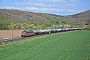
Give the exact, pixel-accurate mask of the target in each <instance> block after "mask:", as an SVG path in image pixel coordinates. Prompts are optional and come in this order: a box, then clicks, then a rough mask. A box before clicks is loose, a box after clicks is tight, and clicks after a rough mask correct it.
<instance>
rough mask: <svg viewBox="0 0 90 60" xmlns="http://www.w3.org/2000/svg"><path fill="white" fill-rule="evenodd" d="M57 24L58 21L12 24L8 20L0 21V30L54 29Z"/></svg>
mask: <svg viewBox="0 0 90 60" xmlns="http://www.w3.org/2000/svg"><path fill="white" fill-rule="evenodd" d="M57 22H58V23H57ZM58 24H59V21H52V23H50V22H49V21H48V22H42V23H38V22H30V23H20V22H18V23H14V22H11V21H9V20H0V30H11V29H14V30H16V29H21V30H22V29H23V30H27V29H46V28H47V27H52V26H53V27H56V26H57V25H58Z"/></svg>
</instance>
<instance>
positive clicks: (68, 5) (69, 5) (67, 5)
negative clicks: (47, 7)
mask: <svg viewBox="0 0 90 60" xmlns="http://www.w3.org/2000/svg"><path fill="white" fill-rule="evenodd" d="M65 6H66V7H75V6H76V4H66V5H65Z"/></svg>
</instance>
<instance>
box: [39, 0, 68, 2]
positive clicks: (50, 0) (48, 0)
mask: <svg viewBox="0 0 90 60" xmlns="http://www.w3.org/2000/svg"><path fill="white" fill-rule="evenodd" d="M38 1H42V2H53V3H55V2H65V1H66V0H38Z"/></svg>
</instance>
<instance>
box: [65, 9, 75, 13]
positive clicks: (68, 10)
mask: <svg viewBox="0 0 90 60" xmlns="http://www.w3.org/2000/svg"><path fill="white" fill-rule="evenodd" d="M66 12H70V13H71V12H76V10H73V9H67V11H66Z"/></svg>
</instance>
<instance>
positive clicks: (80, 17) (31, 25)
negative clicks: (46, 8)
mask: <svg viewBox="0 0 90 60" xmlns="http://www.w3.org/2000/svg"><path fill="white" fill-rule="evenodd" d="M66 24H69V25H68V27H85V24H87V25H89V24H90V10H88V11H85V12H81V13H78V14H74V15H68V16H61V15H55V14H46V13H36V12H27V11H20V10H7V9H0V30H8V29H12V25H13V26H14V29H46V28H47V27H54V28H64V27H66V26H65V25H66ZM61 25H62V26H61Z"/></svg>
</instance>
